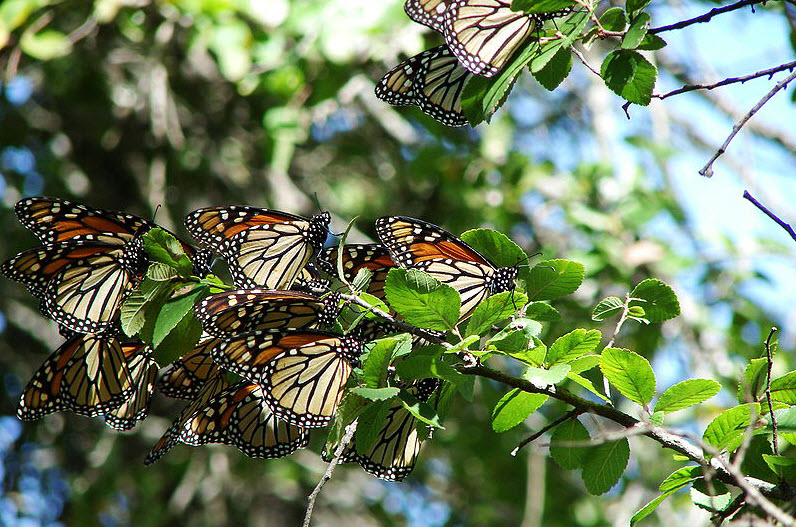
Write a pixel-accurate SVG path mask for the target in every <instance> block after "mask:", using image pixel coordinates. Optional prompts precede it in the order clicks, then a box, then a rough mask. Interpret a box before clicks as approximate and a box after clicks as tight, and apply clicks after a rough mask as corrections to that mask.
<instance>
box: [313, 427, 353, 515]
mask: <svg viewBox="0 0 796 527" xmlns="http://www.w3.org/2000/svg"><path fill="white" fill-rule="evenodd" d="M356 430H357V421H354V422H352V423H351V424H349V425H348V426H347V427H346V428H345V434H344V435H343V438H342V439H341V440H340V443H339V444H338V445H337V448H335V449H334V457H333V458H332V460H331V461H330V462H329V466H328V467H326V472H324V473H323V476H322V477H321V480H320V481H319V482H318V484H317V485H315V488H314V489H313V491H312V493H311V494H310V496H309V498H307V512H306V513H305V514H304V523H302V527H309V525H310V522H311V521H312V509H314V508H315V500H316V499H318V494H320V493H321V489H323V486H324V485H326V482H327V481H329V480H330V479H332V472H334V469H335V468H336V467H337V464H338V463H339V462H340V458H341V457H343V451H344V450H345V447H347V446H348V444H349V443H350V442H351V439H353V437H354V432H356Z"/></svg>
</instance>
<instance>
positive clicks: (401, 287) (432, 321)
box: [384, 268, 461, 330]
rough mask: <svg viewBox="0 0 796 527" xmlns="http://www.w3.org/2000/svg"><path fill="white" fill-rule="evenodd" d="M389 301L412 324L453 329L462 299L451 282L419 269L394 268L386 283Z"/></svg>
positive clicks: (421, 326) (385, 290)
mask: <svg viewBox="0 0 796 527" xmlns="http://www.w3.org/2000/svg"><path fill="white" fill-rule="evenodd" d="M384 292H385V294H386V296H387V302H388V303H389V304H390V306H392V308H393V309H394V310H395V311H396V312H397V313H398V314H400V315H401V316H403V317H404V320H406V322H408V323H409V324H412V325H414V326H417V327H420V328H425V329H436V330H451V329H453V328H454V327H455V326H456V324H457V323H458V322H459V310H460V309H461V299H460V298H459V293H457V292H456V290H455V289H453V288H452V287H451V286H449V285H444V284H442V283H441V282H440V281H439V280H436V279H434V278H433V277H431V276H430V275H428V274H427V273H424V272H422V271H417V270H415V269H409V270H407V269H397V268H396V269H390V272H389V274H388V275H387V281H386V283H385V285H384Z"/></svg>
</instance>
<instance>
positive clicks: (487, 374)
mask: <svg viewBox="0 0 796 527" xmlns="http://www.w3.org/2000/svg"><path fill="white" fill-rule="evenodd" d="M456 369H457V370H458V371H459V372H461V373H463V374H465V375H476V376H479V377H484V378H487V379H491V380H493V381H497V382H500V383H502V384H505V385H507V386H511V387H512V388H518V389H520V390H522V391H524V392H528V393H541V394H545V395H548V396H549V397H552V398H554V399H557V400H559V401H561V402H564V403H566V404H568V405H570V406H573V407H574V408H576V409H580V410H582V411H583V413H590V414H593V415H599V416H600V417H604V418H606V419H608V420H610V421H613V422H615V423H617V424H620V425H622V426H624V427H625V428H641V429H643V431H642V434H643V435H645V436H647V437H649V438H650V439H653V440H654V441H656V442H658V443H660V444H661V445H662V446H663V447H664V448H668V449H670V450H674V451H675V452H677V453H678V454H681V455H683V456H685V457H686V458H688V459H689V460H691V461H693V462H694V463H698V464H699V465H701V466H710V467H712V468H713V469H714V470H715V471H716V479H718V480H720V481H722V482H723V483H727V484H730V485H733V486H736V487H740V488H742V489H743V488H744V487H743V486H741V485H740V484H739V483H738V482H737V481H736V477H735V475H733V473H732V472H731V471H729V470H727V469H726V467H725V466H724V464H722V463H720V462H719V461H717V460H716V459H715V458H714V459H711V460H710V461H708V460H706V459H705V456H704V454H703V449H702V448H701V445H700V446H699V447H697V446H695V445H694V444H693V443H692V442H689V441H687V440H686V439H685V438H684V436H681V435H678V434H675V433H672V432H669V431H668V430H666V429H664V428H662V427H660V426H650V425H649V423H644V422H642V421H639V420H638V419H636V418H634V417H632V416H630V415H628V414H626V413H624V412H621V411H619V410H617V409H616V408H614V407H612V406H608V405H604V404H600V403H596V402H594V401H590V400H588V399H584V398H582V397H579V396H577V395H575V394H573V393H571V392H570V391H568V390H566V389H564V388H559V387H556V386H539V385H536V384H534V383H532V382H530V381H528V380H525V379H520V378H517V377H512V376H511V375H507V374H505V373H503V372H501V371H498V370H494V369H492V368H488V367H486V366H483V365H480V364H479V365H469V366H468V365H459V366H456ZM741 476H742V478H743V479H744V485H745V486H747V487H749V486H751V487H753V488H754V489H755V490H756V491H757V493H758V494H759V495H762V496H767V497H770V498H775V499H782V500H788V499H792V498H794V497H796V489H794V488H791V487H790V486H786V485H774V484H772V483H768V482H766V481H762V480H758V479H756V478H748V477H744V476H743V475H741Z"/></svg>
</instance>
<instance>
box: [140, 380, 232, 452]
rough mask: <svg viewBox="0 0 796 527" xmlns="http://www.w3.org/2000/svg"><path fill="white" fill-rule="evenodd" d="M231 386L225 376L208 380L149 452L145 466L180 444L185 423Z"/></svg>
mask: <svg viewBox="0 0 796 527" xmlns="http://www.w3.org/2000/svg"><path fill="white" fill-rule="evenodd" d="M228 386H229V381H227V378H226V376H225V375H223V374H219V375H216V376H215V377H213V378H211V379H208V380H207V382H206V383H205V384H204V385H203V386H202V389H201V390H200V391H199V393H198V394H197V396H196V398H195V399H194V400H193V401H191V404H189V405H188V406H186V407H185V408H184V409H183V410H182V412H180V415H179V416H177V419H175V420H174V422H173V423H172V424H171V426H170V427H169V428H168V430H166V432H165V433H164V434H163V435H162V436H161V437H160V439H159V440H158V442H157V443H156V444H155V446H154V447H152V450H150V451H149V454H147V456H146V458H145V459H144V464H145V465H151V464H152V463H154V462H155V461H157V460H159V459H160V458H162V457H163V456H164V455H165V454H166V452H168V451H169V450H171V448H172V447H173V446H174V445H176V444H177V443H179V442H180V435H181V434H182V430H183V428H184V426H185V423H187V422H188V420H189V419H190V418H191V417H193V415H194V414H196V412H198V411H200V410H201V409H202V408H204V407H205V406H207V403H208V401H210V400H211V399H212V398H213V397H215V396H216V395H217V394H218V393H220V392H221V391H223V390H225V389H226V388H227V387H228Z"/></svg>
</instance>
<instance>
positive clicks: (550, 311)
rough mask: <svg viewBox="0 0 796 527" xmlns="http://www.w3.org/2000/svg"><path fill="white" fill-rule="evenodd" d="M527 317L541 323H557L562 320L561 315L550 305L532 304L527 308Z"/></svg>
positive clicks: (542, 303)
mask: <svg viewBox="0 0 796 527" xmlns="http://www.w3.org/2000/svg"><path fill="white" fill-rule="evenodd" d="M525 316H526V317H528V318H530V319H531V320H538V321H539V322H555V321H556V320H561V313H559V312H558V310H557V309H556V308H554V307H553V306H551V305H550V304H545V303H544V302H531V303H530V304H528V305H527V306H525Z"/></svg>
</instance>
